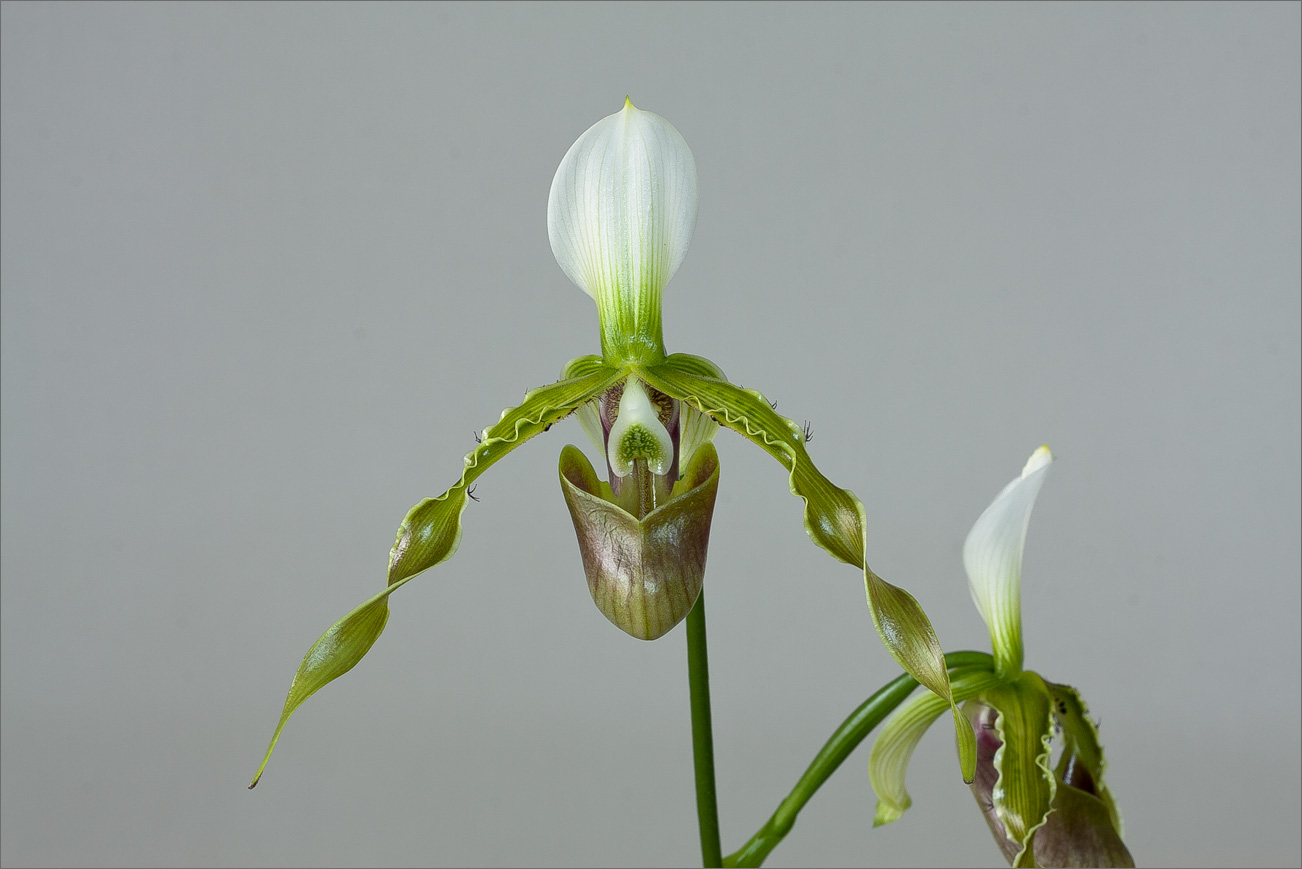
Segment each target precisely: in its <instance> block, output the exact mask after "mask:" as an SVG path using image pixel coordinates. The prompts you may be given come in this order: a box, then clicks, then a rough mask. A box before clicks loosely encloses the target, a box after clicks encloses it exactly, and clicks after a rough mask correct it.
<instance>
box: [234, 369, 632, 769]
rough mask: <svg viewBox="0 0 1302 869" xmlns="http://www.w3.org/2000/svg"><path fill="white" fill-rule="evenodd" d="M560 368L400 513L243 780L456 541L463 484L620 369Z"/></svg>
mask: <svg viewBox="0 0 1302 869" xmlns="http://www.w3.org/2000/svg"><path fill="white" fill-rule="evenodd" d="M566 370H567V373H569V374H571V375H572V376H571V377H569V378H567V379H565V380H562V381H560V382H559V383H553V384H551V385H549V386H541V387H538V388H537V389H532V390H530V391H529V392H527V393H526V394H525V397H524V401H523V402H521V404H520V406H519V407H510V408H507V409H506V410H504V411H502V418H501V419H500V420H498V422H497V424H496V425H494V426H491V427H490V428H487V429H485V430H484V433H483V435H482V436H481V439H480V443H479V445H478V446H476V447H475V448H474V449H473V450H471V451H470V452H469V453H467V454H466V457H465V467H464V469H463V470H462V472H461V479H460V480H458V481H457V483H456V485H454V486H453V487H452V488H450V489H448V490H447V491H446V492H444V493H443V494H442V495H439V496H438V497H437V498H426V499H425V500H424V501H421V502H420V503H419V504H417V505H416V506H415V507H413V508H411V510H410V511H409V512H408V513H407V517H406V518H405V519H403V521H402V525H401V526H400V527H399V528H398V535H397V540H396V541H395V542H394V544H393V550H392V551H391V552H390V553H389V581H388V587H387V588H385V589H384V591H382V592H380V593H379V594H377V595H375V596H374V597H372V598H371V599H370V600H368V601H366V602H365V603H363V604H362V605H360V606H359V607H357V608H356V609H354V610H353V611H352V612H350V613H349V614H348V615H346V616H344V617H343V618H342V619H340V620H339V621H338V622H336V623H335V624H334V625H332V626H331V627H330V629H329V630H327V631H326V632H325V633H324V634H322V635H321V637H320V638H319V639H318V640H317V641H316V642H315V643H313V644H312V647H311V648H310V649H308V652H307V654H306V655H304V656H303V662H302V663H301V664H299V667H298V672H297V673H295V674H294V681H293V682H292V683H291V684H290V688H289V694H288V696H287V697H286V698H285V706H284V708H283V709H282V711H281V713H280V721H279V722H278V723H277V724H276V731H275V733H274V734H273V735H272V737H271V744H270V745H268V746H267V753H266V755H264V756H263V758H262V764H261V765H260V766H259V767H258V772H257V774H256V775H255V776H254V778H253V784H251V785H249V787H253V786H254V785H256V784H257V783H258V779H260V778H262V771H263V770H264V769H265V768H266V766H267V761H269V760H270V759H271V752H272V751H273V750H274V749H275V747H276V742H277V741H278V740H279V739H280V733H281V731H282V730H284V729H285V724H286V723H287V722H288V721H289V718H290V716H291V715H293V714H294V711H295V710H296V709H298V707H299V706H301V705H302V704H303V702H304V701H305V700H307V698H309V697H311V696H312V695H313V694H315V693H316V692H317V691H319V690H321V689H322V688H324V687H325V686H326V685H327V684H329V683H330V682H332V681H334V680H335V679H337V678H339V677H340V676H342V675H343V674H344V673H347V672H348V671H349V670H351V669H352V668H353V667H354V666H356V665H357V662H358V661H360V660H361V659H362V657H363V656H365V655H366V653H367V652H368V651H370V649H371V646H372V645H374V644H375V641H376V640H377V639H379V637H380V634H381V632H383V630H384V625H385V623H386V622H387V621H388V619H389V600H388V599H389V595H390V594H391V593H392V592H394V591H396V590H397V589H398V588H399V587H401V586H402V585H404V584H405V583H406V582H407V581H408V580H410V579H411V578H413V577H414V576H416V575H417V574H418V573H420V572H421V571H424V570H426V569H428V568H430V567H433V566H434V565H436V564H438V563H439V562H442V561H446V560H447V559H449V558H451V557H452V556H453V554H455V553H456V551H457V546H458V545H460V543H461V514H462V512H463V511H464V510H465V509H466V503H467V493H468V488H469V486H470V484H471V483H473V482H474V481H475V479H476V478H477V477H479V475H480V474H482V473H483V472H484V471H486V470H487V469H488V468H489V467H491V466H492V465H493V464H494V463H495V462H496V461H497V460H498V459H500V458H502V457H503V456H505V455H506V454H507V453H509V452H510V451H511V450H513V449H515V448H516V447H518V446H519V445H520V444H522V443H524V442H525V441H527V440H529V439H530V438H532V437H534V436H535V435H538V434H541V433H542V432H544V431H546V430H547V429H548V428H550V427H551V425H552V424H553V423H555V422H557V421H559V420H561V419H564V418H565V417H566V416H569V415H570V414H571V413H572V412H573V411H574V410H575V409H576V408H578V407H581V406H582V405H583V404H584V403H586V402H588V401H590V400H591V399H592V398H593V396H596V395H599V394H601V393H602V392H604V391H605V390H606V389H609V388H610V386H611V385H612V384H614V383H616V382H618V380H619V378H620V376H621V373H620V371H619V370H618V369H615V368H611V367H609V366H607V365H605V364H604V363H603V362H602V361H601V360H600V359H598V358H596V357H593V356H588V357H580V358H579V359H575V360H573V361H572V362H571V363H570V364H569V365H568V366H566Z"/></svg>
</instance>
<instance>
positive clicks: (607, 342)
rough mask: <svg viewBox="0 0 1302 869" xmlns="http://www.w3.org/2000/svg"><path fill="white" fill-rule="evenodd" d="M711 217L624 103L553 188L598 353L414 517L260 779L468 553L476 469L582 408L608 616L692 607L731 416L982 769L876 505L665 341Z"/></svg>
mask: <svg viewBox="0 0 1302 869" xmlns="http://www.w3.org/2000/svg"><path fill="white" fill-rule="evenodd" d="M696 212H697V180H696V164H695V160H694V159H693V156H692V152H691V150H690V149H689V148H688V147H687V143H686V142H685V141H683V137H682V136H681V135H680V134H679V132H678V131H677V130H676V129H674V127H673V126H672V125H671V124H670V123H669V122H668V121H666V120H665V119H664V118H662V117H660V116H659V115H656V114H653V113H651V112H644V111H640V110H638V109H637V108H635V107H634V106H633V104H632V102H631V101H629V100H627V99H626V100H625V102H624V106H623V108H622V109H621V110H620V111H618V112H616V113H614V114H612V115H609V116H608V117H605V118H603V119H602V120H600V121H598V122H597V123H596V124H594V125H593V126H592V127H590V128H589V129H588V130H587V131H586V132H585V133H584V134H583V135H581V136H580V137H579V138H578V140H577V141H576V142H575V143H574V145H573V146H572V147H571V148H570V149H569V151H568V152H567V153H566V154H565V156H564V158H563V159H562V160H561V163H560V167H559V168H558V169H557V171H556V176H555V178H554V179H553V181H552V186H551V193H550V195H549V197H548V202H547V231H548V237H549V238H550V240H551V246H552V251H553V253H554V254H555V256H556V260H557V262H558V263H559V264H560V266H561V269H562V270H563V271H564V272H565V274H566V275H567V276H568V277H569V278H570V280H571V281H573V282H574V283H575V284H576V285H577V286H578V287H579V289H581V290H583V291H584V292H585V293H587V294H588V295H589V296H591V297H592V299H593V300H594V301H595V302H596V305H597V317H598V322H599V325H600V334H601V355H599V356H580V357H578V358H576V359H573V360H571V361H570V362H569V363H568V364H566V365H565V366H564V368H563V369H562V372H561V379H560V380H559V381H557V382H556V383H553V384H550V385H547V386H542V387H539V388H537V389H533V390H531V391H529V392H527V393H526V394H525V397H524V401H523V402H522V403H521V404H520V405H519V406H518V407H513V408H508V409H506V410H504V411H503V412H502V416H501V419H500V420H499V421H498V422H497V423H496V424H495V425H493V426H490V427H489V428H486V429H485V430H484V431H483V433H482V436H481V437H480V438H479V444H478V445H477V446H476V447H475V448H474V449H473V450H471V451H470V452H469V453H467V454H466V456H465V461H464V467H463V468H462V470H461V476H460V479H458V480H457V481H456V483H455V484H453V485H452V487H451V488H449V489H448V490H447V491H446V492H444V493H443V494H442V495H439V496H438V497H437V498H430V499H427V500H425V501H422V502H421V503H419V504H417V505H416V506H415V507H414V508H413V509H412V510H411V511H410V512H409V513H408V514H407V517H406V518H405V519H404V520H403V522H402V525H401V527H400V528H399V529H398V535H397V541H396V543H395V544H394V546H393V550H392V552H391V553H390V556H389V571H388V584H387V586H386V588H385V589H384V590H383V591H381V592H379V593H378V594H376V595H374V596H373V597H371V598H370V599H369V600H367V601H366V602H364V603H363V604H361V605H360V606H359V607H357V608H356V609H354V610H353V611H352V612H350V613H349V614H348V615H346V616H344V617H343V618H342V619H340V620H339V621H338V622H336V623H335V624H334V626H332V627H331V628H330V629H329V630H327V631H326V632H325V633H324V634H323V635H322V636H321V638H320V639H318V640H317V641H316V643H314V644H313V645H312V647H311V648H310V649H309V650H308V652H307V655H306V656H305V657H304V658H303V662H302V664H301V665H300V666H299V668H298V672H297V674H296V675H295V677H294V681H293V683H292V685H291V687H290V690H289V696H288V697H287V698H286V700H285V706H284V710H283V712H282V714H281V717H280V721H279V723H278V724H277V727H276V731H275V734H274V735H273V737H272V740H271V745H270V746H269V747H268V749H267V755H266V757H265V758H264V759H263V762H262V767H259V770H258V776H259V777H260V776H261V775H262V770H263V768H265V766H266V763H267V759H268V758H270V755H271V751H272V749H273V748H274V747H275V744H276V741H277V740H278V739H279V738H280V734H281V731H282V730H283V728H284V726H285V723H286V721H288V719H289V717H290V716H291V715H292V714H293V713H294V711H295V710H296V709H297V708H298V707H299V706H300V705H301V704H302V703H303V702H304V701H305V700H306V699H307V698H308V697H310V696H311V695H312V694H313V693H315V692H316V691H317V690H319V689H320V688H322V687H323V686H324V685H326V684H327V683H329V682H330V681H331V680H333V679H336V678H338V677H339V676H341V675H343V674H344V673H346V672H347V671H348V670H350V669H351V668H352V667H353V666H354V665H355V664H356V663H357V662H358V661H359V660H361V658H362V656H363V655H365V654H366V652H367V651H368V650H369V649H370V647H371V645H372V644H373V643H374V642H375V641H376V639H378V638H379V636H380V633H381V631H383V629H384V625H385V621H386V620H387V618H388V614H389V603H388V598H389V595H390V594H392V593H393V592H394V591H396V590H397V589H398V588H400V587H402V586H403V585H405V584H406V583H407V582H409V581H410V580H411V579H412V578H413V577H415V576H416V575H417V574H419V573H421V572H422V571H424V570H426V569H428V568H430V567H433V566H434V565H436V564H439V563H440V562H443V561H445V560H447V559H448V558H450V557H451V556H452V555H453V553H454V552H456V549H457V546H458V544H459V543H460V541H461V514H462V512H463V511H464V510H465V508H466V504H467V497H468V495H469V488H470V486H471V485H472V484H473V483H474V482H475V480H476V479H477V478H478V477H479V476H480V475H481V474H483V473H484V472H485V471H486V470H488V468H490V467H491V466H492V465H493V464H495V463H496V462H497V461H498V460H499V459H501V458H503V457H504V456H505V455H506V454H507V453H509V452H511V451H512V450H514V449H515V448H516V447H518V446H520V445H521V444H523V443H524V442H525V441H527V440H529V439H531V438H533V437H534V436H535V435H539V434H541V433H543V432H544V431H546V430H547V429H549V428H550V427H551V426H552V425H553V424H554V423H556V422H559V421H561V420H563V419H565V418H566V417H568V416H570V415H575V416H576V417H577V418H578V420H579V422H580V424H581V425H582V426H583V428H584V429H585V431H586V432H587V433H588V435H589V436H590V437H591V438H592V440H593V443H594V445H595V446H596V448H597V449H598V450H599V451H600V452H601V454H602V455H603V456H604V457H605V465H606V471H607V478H606V479H605V480H602V479H600V478H599V476H598V474H597V473H596V471H594V470H593V468H592V465H591V464H589V462H588V460H587V458H585V456H584V454H583V453H582V452H580V451H579V450H578V449H576V448H574V447H572V446H570V447H566V448H565V449H564V450H563V451H562V452H561V456H560V469H559V470H560V484H561V489H562V493H563V496H564V498H565V502H566V504H567V506H568V508H569V511H570V514H571V517H572V519H573V521H574V529H575V533H576V536H577V539H578V544H579V552H580V555H581V557H582V561H583V568H584V572H585V574H586V576H587V582H588V587H589V590H590V591H591V593H592V598H593V601H594V602H595V603H596V605H597V607H598V609H600V610H601V612H602V613H603V614H604V615H605V616H606V618H608V619H609V620H610V621H611V622H612V623H614V624H615V625H617V626H618V627H619V628H620V629H621V630H623V631H625V632H626V633H628V634H630V635H632V636H634V637H637V638H640V639H644V640H651V639H655V638H657V637H660V636H662V635H663V634H665V633H666V632H668V631H669V630H670V629H672V628H673V627H674V626H675V625H676V624H677V623H678V622H680V621H681V620H682V619H683V618H684V617H685V616H687V614H688V613H689V611H691V610H692V608H693V606H694V604H695V603H696V602H697V600H698V597H699V596H700V593H701V586H702V582H703V579H704V574H705V560H706V548H707V544H708V542H709V529H710V520H711V516H712V514H713V509H714V500H715V493H716V491H717V488H718V481H719V462H718V456H717V453H716V452H715V449H714V446H713V444H712V439H713V437H714V435H715V433H716V432H717V431H718V429H719V427H720V426H722V427H724V428H728V429H731V430H733V431H735V432H737V433H738V434H740V435H741V436H742V437H744V438H746V439H747V440H749V441H751V442H752V443H754V444H756V445H757V446H759V447H760V448H761V449H763V450H764V451H765V452H767V453H768V454H769V455H771V456H772V457H773V458H775V459H777V461H778V462H779V463H780V464H781V465H782V466H783V468H785V469H786V471H787V474H788V482H789V486H790V489H791V491H792V493H793V494H795V495H796V496H798V497H799V498H801V499H803V501H804V523H805V530H806V532H807V533H808V534H809V537H810V538H811V539H812V540H813V542H814V543H815V544H817V545H818V546H820V547H822V548H823V549H825V550H826V551H827V552H828V553H830V554H831V555H832V556H833V557H834V558H836V559H838V560H840V561H843V562H845V563H847V564H849V565H851V566H852V567H854V568H855V569H856V570H858V571H861V573H862V576H863V579H864V584H865V588H866V593H867V599H868V605H869V609H870V611H871V614H872V618H873V622H874V625H875V626H876V629H877V631H878V634H879V635H880V637H881V639H882V642H883V643H884V644H885V646H886V648H887V649H888V650H889V651H890V653H891V655H893V656H894V658H895V659H896V661H898V662H899V664H900V665H901V666H902V667H903V668H904V669H905V670H906V671H908V673H909V674H911V675H912V676H913V677H914V678H916V679H917V681H918V682H920V683H921V684H923V685H925V686H926V687H927V688H929V689H930V690H931V691H932V692H934V694H935V696H936V701H937V703H939V704H940V707H941V708H948V709H950V710H951V712H952V714H953V717H954V721H955V727H956V733H957V734H958V738H959V757H960V767H961V769H962V771H963V773H964V778H965V780H967V781H971V780H972V777H973V774H974V769H975V758H976V743H975V738H974V735H973V732H972V728H971V726H970V725H969V724H968V721H967V719H966V718H965V717H964V716H963V714H962V713H961V712H960V710H959V709H958V707H957V705H956V703H955V700H954V697H953V695H952V693H951V690H950V682H949V674H948V672H947V670H946V666H945V660H944V657H943V654H942V651H941V646H940V643H939V641H938V640H937V639H936V635H935V632H934V631H933V630H932V627H931V623H930V622H929V621H928V619H927V616H926V614H925V613H924V612H923V610H922V608H921V607H920V606H919V605H918V603H917V602H916V601H915V600H914V598H913V597H912V596H911V595H910V594H909V593H908V592H906V591H904V590H903V589H901V588H898V587H897V586H894V585H891V584H890V583H888V582H886V581H885V580H883V579H881V578H880V577H878V576H877V575H876V574H875V573H874V572H873V571H872V570H871V569H870V568H869V567H868V564H867V562H866V560H865V555H864V553H865V550H866V547H867V535H866V526H867V522H866V519H865V511H864V506H863V504H862V502H860V500H859V499H858V498H857V497H855V496H854V494H853V493H851V492H849V491H848V490H846V489H842V488H839V487H838V486H836V485H834V484H833V483H831V482H830V481H829V480H828V479H827V478H826V477H824V476H823V475H822V474H821V473H820V472H819V471H818V469H817V468H815V466H814V464H813V462H812V461H811V460H810V457H809V454H808V453H807V452H806V449H805V440H806V436H805V432H804V431H803V430H802V428H801V427H800V426H799V425H797V424H796V423H795V422H793V421H792V420H790V419H787V418H785V417H782V416H779V415H778V414H777V413H776V412H775V411H774V409H773V406H772V405H770V403H769V402H768V401H767V400H766V399H765V398H764V396H763V395H761V394H760V393H759V392H756V391H755V390H752V389H742V388H741V387H739V386H736V385H734V384H733V383H731V382H729V381H728V380H727V379H726V378H725V377H724V374H723V371H722V370H720V368H719V367H718V366H717V365H715V364H714V363H713V362H711V361H710V360H708V359H705V358H703V357H701V356H693V355H689V354H685V353H673V354H669V353H667V352H666V351H665V346H664V341H663V336H662V328H661V320H660V300H661V293H662V292H663V291H664V288H665V286H666V285H667V284H668V283H669V281H670V279H671V278H672V277H673V276H674V273H675V272H676V271H677V269H678V267H679V265H680V264H681V263H682V261H683V257H684V256H685V255H686V254H687V248H688V245H689V243H690V241H691V237H692V232H693V230H694V228H695V225H696ZM257 780H258V779H257V778H255V779H254V784H257Z"/></svg>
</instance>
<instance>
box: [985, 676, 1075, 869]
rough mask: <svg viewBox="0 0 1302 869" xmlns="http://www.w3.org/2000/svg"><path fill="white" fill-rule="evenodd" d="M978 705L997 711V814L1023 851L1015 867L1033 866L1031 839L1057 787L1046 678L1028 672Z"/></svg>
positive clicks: (1050, 708)
mask: <svg viewBox="0 0 1302 869" xmlns="http://www.w3.org/2000/svg"><path fill="white" fill-rule="evenodd" d="M981 701H982V702H983V703H986V704H988V705H990V706H992V707H994V709H995V710H996V711H997V712H998V713H999V714H998V716H997V717H996V718H995V731H996V735H997V736H998V737H999V740H1000V741H1001V742H1002V743H1003V744H1002V745H1000V746H999V750H998V751H996V752H995V759H994V762H995V770H996V772H997V773H998V776H999V777H998V779H997V780H996V781H995V786H994V791H993V799H994V804H995V814H996V815H997V816H998V818H999V820H1000V821H1002V822H1003V825H1004V829H1005V830H1006V831H1007V835H1008V838H1009V839H1011V840H1012V841H1014V842H1016V843H1018V845H1020V846H1021V850H1020V851H1019V852H1018V854H1017V857H1016V858H1015V859H1014V860H1013V865H1014V866H1034V865H1036V864H1035V854H1034V849H1033V848H1032V847H1031V837H1032V836H1034V835H1035V831H1036V830H1037V829H1039V828H1040V826H1041V825H1043V824H1044V822H1045V820H1046V819H1047V818H1048V817H1049V811H1050V809H1051V807H1052V806H1053V796H1054V793H1055V792H1056V791H1057V783H1056V781H1055V779H1054V775H1053V771H1052V770H1051V769H1050V768H1049V757H1050V752H1051V750H1052V745H1053V721H1054V719H1053V710H1052V704H1051V703H1050V695H1049V689H1048V687H1047V686H1046V685H1045V683H1044V680H1043V679H1041V678H1040V677H1039V676H1038V675H1037V674H1035V673H1032V672H1030V671H1027V672H1024V673H1022V674H1021V675H1020V676H1019V677H1018V678H1017V679H1016V680H1014V681H1012V682H1005V683H1003V684H1001V685H998V686H996V687H994V688H992V689H990V690H989V691H987V692H986V693H985V694H984V695H983V696H982V697H981Z"/></svg>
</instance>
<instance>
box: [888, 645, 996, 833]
mask: <svg viewBox="0 0 1302 869" xmlns="http://www.w3.org/2000/svg"><path fill="white" fill-rule="evenodd" d="M998 682H999V680H998V678H997V677H996V676H995V674H994V668H993V662H991V663H989V664H981V665H978V666H976V667H964V668H961V669H955V670H954V671H953V672H952V673H950V684H951V685H952V686H953V692H954V699H955V700H956V701H959V702H961V701H963V700H966V699H967V698H969V697H974V696H976V695H977V694H980V693H981V692H982V691H985V690H986V689H987V688H990V687H992V686H994V685H996V684H998ZM947 708H949V704H947V703H946V702H945V700H944V698H942V697H939V696H937V695H936V694H919V695H917V696H916V697H912V698H910V699H909V700H907V701H905V702H904V703H902V704H900V706H899V707H898V708H896V710H895V711H894V712H892V713H891V716H890V717H889V718H887V719H886V721H885V722H883V723H882V730H881V733H880V734H878V736H877V740H876V741H875V742H874V743H873V750H872V753H871V754H870V755H869V756H868V780H869V781H870V782H871V783H872V786H873V792H874V793H876V794H877V808H876V809H875V810H874V812H873V826H874V827H880V826H882V825H883V824H889V823H891V822H893V821H896V820H899V818H900V816H901V815H903V814H904V812H905V811H906V810H907V809H908V808H909V806H911V805H913V800H912V798H911V797H910V796H909V791H908V788H906V787H905V773H907V772H908V768H909V761H910V760H911V759H912V758H913V751H914V749H915V748H917V746H918V742H919V740H921V739H922V735H923V734H924V733H926V732H927V728H929V727H931V725H932V724H934V723H935V721H936V719H937V718H939V717H940V716H941V714H942V713H944V711H945V710H946V709H947ZM963 724H964V726H965V727H969V729H970V725H969V724H968V722H967V720H966V719H964V721H963Z"/></svg>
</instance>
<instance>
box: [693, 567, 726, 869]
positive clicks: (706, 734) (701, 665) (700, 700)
mask: <svg viewBox="0 0 1302 869" xmlns="http://www.w3.org/2000/svg"><path fill="white" fill-rule="evenodd" d="M687 679H688V683H689V685H690V686H691V694H692V758H693V760H694V761H695V765H696V816H697V819H698V821H699V822H700V826H701V861H702V864H701V865H703V866H705V867H706V869H709V867H711V866H722V865H723V849H722V846H721V845H720V844H719V803H718V798H717V797H716V796H715V790H714V736H713V731H712V727H711V725H710V665H709V660H708V657H707V655H706V650H705V592H704V591H702V592H701V595H700V597H698V598H697V599H696V606H694V607H692V611H691V612H690V613H688V614H687Z"/></svg>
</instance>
